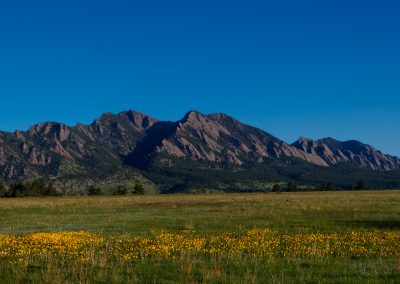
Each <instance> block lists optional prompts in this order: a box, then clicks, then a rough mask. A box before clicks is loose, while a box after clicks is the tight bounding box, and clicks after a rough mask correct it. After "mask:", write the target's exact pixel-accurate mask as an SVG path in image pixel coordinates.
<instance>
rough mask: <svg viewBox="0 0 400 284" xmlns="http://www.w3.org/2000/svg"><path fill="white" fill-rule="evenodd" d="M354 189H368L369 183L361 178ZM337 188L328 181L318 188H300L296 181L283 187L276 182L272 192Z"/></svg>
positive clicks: (332, 189) (333, 189)
mask: <svg viewBox="0 0 400 284" xmlns="http://www.w3.org/2000/svg"><path fill="white" fill-rule="evenodd" d="M351 189H352V190H367V189H368V187H367V184H366V182H365V181H364V180H360V181H359V182H358V184H357V185H356V186H354V187H352V188H351ZM335 190H337V188H336V187H335V185H334V184H332V183H331V182H328V183H326V184H321V185H320V186H319V187H317V188H311V187H305V188H304V187H303V188H300V187H298V186H297V184H296V183H294V182H289V183H288V184H287V187H286V188H284V187H282V186H281V185H280V184H275V185H274V186H273V187H272V192H283V191H285V192H297V191H335Z"/></svg>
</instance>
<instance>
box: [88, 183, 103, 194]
mask: <svg viewBox="0 0 400 284" xmlns="http://www.w3.org/2000/svg"><path fill="white" fill-rule="evenodd" d="M86 191H87V193H88V195H89V196H94V195H102V194H103V192H102V190H101V188H99V187H96V186H94V185H91V186H89V187H88V188H87V189H86Z"/></svg>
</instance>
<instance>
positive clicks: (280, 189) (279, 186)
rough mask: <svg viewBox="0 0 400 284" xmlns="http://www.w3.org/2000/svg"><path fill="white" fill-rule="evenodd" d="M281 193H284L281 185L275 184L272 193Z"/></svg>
mask: <svg viewBox="0 0 400 284" xmlns="http://www.w3.org/2000/svg"><path fill="white" fill-rule="evenodd" d="M281 191H282V187H281V185H280V184H275V185H274V186H273V187H272V192H281Z"/></svg>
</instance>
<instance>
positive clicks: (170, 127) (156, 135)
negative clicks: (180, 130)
mask: <svg viewBox="0 0 400 284" xmlns="http://www.w3.org/2000/svg"><path fill="white" fill-rule="evenodd" d="M177 126H178V123H176V122H167V121H163V122H157V123H155V124H154V125H153V126H152V127H150V128H149V129H148V130H147V131H146V137H145V138H144V139H143V141H141V142H139V143H138V144H137V146H136V149H135V150H134V151H133V152H132V153H131V154H129V155H128V156H126V157H124V158H123V160H124V163H125V164H126V165H130V166H134V167H137V168H142V167H144V166H145V165H146V159H147V158H149V156H150V155H151V154H153V153H154V151H155V149H156V147H157V146H161V145H162V141H163V140H164V139H166V138H168V137H169V136H170V135H172V134H173V133H174V132H175V131H176V128H177Z"/></svg>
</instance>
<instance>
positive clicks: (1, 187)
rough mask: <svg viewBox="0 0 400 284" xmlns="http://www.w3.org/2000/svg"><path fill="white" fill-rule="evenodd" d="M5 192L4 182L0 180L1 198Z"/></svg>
mask: <svg viewBox="0 0 400 284" xmlns="http://www.w3.org/2000/svg"><path fill="white" fill-rule="evenodd" d="M6 194H7V190H6V187H5V186H4V184H3V183H2V182H1V181H0V198H1V197H5V196H6Z"/></svg>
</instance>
